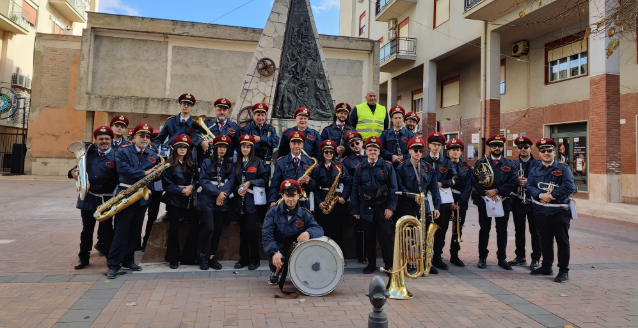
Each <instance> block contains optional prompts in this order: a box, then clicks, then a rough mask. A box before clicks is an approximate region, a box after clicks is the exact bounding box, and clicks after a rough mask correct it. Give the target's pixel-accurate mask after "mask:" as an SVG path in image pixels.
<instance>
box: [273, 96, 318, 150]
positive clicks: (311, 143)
mask: <svg viewBox="0 0 638 328" xmlns="http://www.w3.org/2000/svg"><path fill="white" fill-rule="evenodd" d="M297 116H305V117H308V118H309V117H310V110H309V109H308V108H303V107H302V108H299V109H297V110H296V111H295V114H294V118H297ZM295 131H299V132H301V133H303V135H304V136H305V137H306V140H305V141H304V145H303V150H304V151H305V152H306V154H308V156H310V157H314V158H316V159H318V158H319V146H320V145H321V143H322V142H323V140H322V138H321V136H320V135H319V132H317V131H315V130H313V129H311V128H309V127H306V129H305V130H303V131H301V130H299V127H297V126H295V127H292V128H288V129H285V130H284V134H283V135H282V136H281V141H280V142H279V150H278V154H279V156H286V155H288V154H289V153H290V143H289V142H288V137H289V136H290V134H291V133H292V132H295Z"/></svg>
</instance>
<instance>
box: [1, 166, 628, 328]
mask: <svg viewBox="0 0 638 328" xmlns="http://www.w3.org/2000/svg"><path fill="white" fill-rule="evenodd" d="M0 190H1V191H2V194H1V195H0V211H1V213H2V215H1V216H0V327H293V326H294V327H299V326H302V327H321V326H330V327H336V326H345V327H352V326H354V327H366V326H367V315H368V313H369V312H370V309H371V306H370V305H369V301H368V300H367V298H366V297H365V295H364V293H365V291H366V290H367V287H368V284H369V282H370V279H371V278H372V276H369V275H363V274H359V273H358V271H354V272H355V273H354V274H352V272H353V270H348V272H347V273H349V274H346V275H345V276H344V278H343V280H342V282H341V284H340V285H339V287H338V288H337V289H336V290H335V291H334V292H333V293H332V294H330V295H328V296H326V297H320V298H312V297H304V296H301V297H300V298H299V299H296V300H287V299H274V298H272V296H273V295H274V294H275V293H276V292H278V289H276V288H275V287H271V286H268V285H267V284H266V283H265V282H266V278H267V277H266V276H265V275H266V274H267V272H266V271H256V272H248V271H245V272H242V273H241V274H240V275H242V276H241V277H238V276H237V275H233V274H232V272H230V271H225V272H214V273H213V272H212V271H209V272H206V273H202V272H196V273H184V272H180V273H174V272H173V273H144V271H142V274H126V275H123V276H120V277H118V279H116V280H114V281H109V282H106V281H107V280H106V279H105V278H104V276H102V275H101V274H102V273H104V272H105V271H106V266H105V261H104V259H103V258H100V257H99V255H98V254H97V253H95V252H93V253H92V256H91V263H92V265H91V266H90V267H88V268H87V269H85V270H82V271H75V270H73V265H74V264H75V262H76V261H77V251H78V249H77V248H78V243H79V231H80V229H81V221H80V219H79V213H78V211H77V210H75V209H74V205H75V193H74V185H73V184H72V183H71V182H68V181H66V180H64V179H51V178H39V179H35V178H33V177H0ZM477 231H478V223H477V213H476V209H471V210H470V212H469V213H468V218H467V222H466V226H465V228H464V232H465V234H464V236H463V239H464V242H463V244H462V250H461V258H462V259H463V260H464V261H465V263H466V264H468V266H467V267H466V268H456V267H453V268H451V270H450V271H449V272H445V273H443V274H440V275H438V276H436V275H432V276H430V277H427V278H420V279H418V280H407V285H408V288H409V289H410V290H411V291H412V292H413V293H414V294H415V295H416V297H415V298H414V299H412V300H410V301H394V300H391V301H389V302H388V303H387V305H386V306H385V311H386V313H387V314H388V317H389V319H390V326H391V327H423V326H427V327H448V326H455V327H543V326H550V327H563V326H564V325H566V324H571V325H572V326H578V327H636V326H638V317H637V316H638V301H637V296H638V290H637V287H638V282H636V281H637V279H636V278H638V237H636V236H637V235H638V234H637V233H638V225H635V224H632V223H627V222H619V221H614V220H605V219H598V218H589V217H585V218H581V219H580V220H578V221H573V222H572V229H571V230H570V236H571V243H572V249H571V251H572V252H571V253H572V257H571V265H570V266H571V271H570V281H569V282H568V283H565V284H556V283H554V282H553V277H546V276H542V277H534V276H531V275H529V272H528V270H526V269H525V268H522V267H517V268H515V270H514V271H512V272H506V271H504V270H501V269H500V268H499V267H498V266H496V259H495V251H496V245H495V238H494V229H493V230H492V236H493V238H492V240H491V243H490V250H491V251H492V253H491V254H490V257H489V258H488V269H487V270H480V269H478V268H476V267H475V264H476V261H477V255H476V253H477V252H476V247H477ZM509 236H510V237H509V240H510V243H509V247H508V255H509V258H510V259H511V258H513V257H514V238H513V236H514V230H513V224H510V227H509ZM446 249H447V248H446ZM530 251H531V249H530V248H529V240H528V253H529V252H530ZM444 257H445V258H447V253H445V254H444ZM528 260H529V259H528ZM379 263H380V262H379ZM357 270H358V269H357ZM155 271H157V270H155ZM165 271H169V270H165ZM202 274H203V275H205V276H206V277H207V278H202ZM209 276H210V277H209ZM289 288H290V287H289Z"/></svg>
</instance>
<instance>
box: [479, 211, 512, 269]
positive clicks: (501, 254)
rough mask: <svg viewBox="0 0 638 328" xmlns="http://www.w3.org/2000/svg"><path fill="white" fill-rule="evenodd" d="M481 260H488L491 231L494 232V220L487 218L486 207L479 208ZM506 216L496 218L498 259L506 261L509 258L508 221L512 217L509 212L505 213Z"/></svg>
mask: <svg viewBox="0 0 638 328" xmlns="http://www.w3.org/2000/svg"><path fill="white" fill-rule="evenodd" d="M478 210H479V226H480V229H479V243H478V247H479V258H482V259H485V258H487V254H489V252H490V251H489V250H487V244H488V242H489V241H490V230H492V218H491V217H489V216H487V210H486V209H485V207H479V208H478ZM504 214H505V216H501V217H497V218H494V221H496V247H497V250H496V258H497V259H499V260H505V259H506V258H507V253H506V251H507V221H508V219H509V216H510V212H509V211H504Z"/></svg>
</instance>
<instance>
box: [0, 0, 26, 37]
mask: <svg viewBox="0 0 638 328" xmlns="http://www.w3.org/2000/svg"><path fill="white" fill-rule="evenodd" d="M20 3H22V1H20ZM25 15H26V13H25V14H23V13H22V6H20V5H19V4H18V2H17V1H16V0H0V30H3V31H7V32H11V33H14V34H23V35H24V34H27V33H29V31H28V30H27V26H29V24H28V23H27V22H26V21H25V19H24V18H23V17H24V16H25Z"/></svg>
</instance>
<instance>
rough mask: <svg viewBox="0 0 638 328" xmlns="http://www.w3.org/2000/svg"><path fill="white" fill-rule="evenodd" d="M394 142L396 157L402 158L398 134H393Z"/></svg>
mask: <svg viewBox="0 0 638 328" xmlns="http://www.w3.org/2000/svg"><path fill="white" fill-rule="evenodd" d="M394 141H396V143H397V155H398V156H399V157H403V155H402V154H401V145H400V144H399V134H398V133H396V132H395V133H394Z"/></svg>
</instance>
